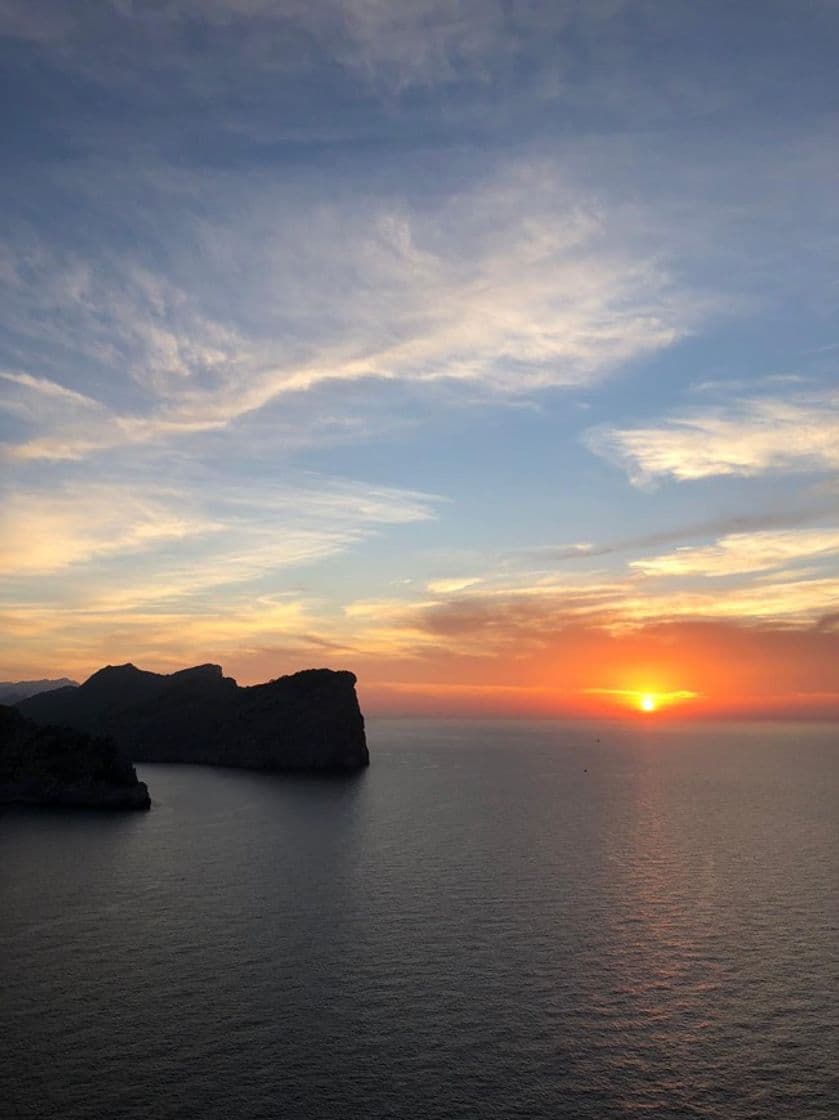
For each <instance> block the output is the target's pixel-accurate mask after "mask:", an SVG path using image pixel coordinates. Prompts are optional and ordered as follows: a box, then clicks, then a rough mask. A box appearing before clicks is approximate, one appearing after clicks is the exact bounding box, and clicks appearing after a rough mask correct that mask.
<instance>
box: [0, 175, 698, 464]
mask: <svg viewBox="0 0 839 1120" xmlns="http://www.w3.org/2000/svg"><path fill="white" fill-rule="evenodd" d="M230 205H236V206H237V207H241V206H242V200H241V198H239V197H237V198H236V199H228V200H227V201H226V202H225V203H224V204H223V205H221V207H220V209H219V210H218V211H217V212H216V213H215V214H214V216H213V217H212V218H210V219H205V220H203V221H202V222H201V223H200V224H197V225H196V224H195V223H193V224H192V226H191V234H190V235H189V236H188V237H187V242H188V243H187V244H185V245H184V246H183V251H184V254H185V255H188V256H189V259H190V260H192V261H193V263H192V264H191V265H190V272H189V278H187V276H186V275H184V277H183V280H182V281H181V280H179V279H178V276H177V273H178V269H177V268H174V269H172V268H170V275H168V276H166V277H163V276H162V275H157V274H155V273H154V272H153V270H152V269H151V268H150V267H148V266H145V265H143V266H141V265H140V264H139V263H138V262H136V261H134V260H132V259H131V258H130V257H129V258H128V259H126V260H121V259H119V258H116V257H114V255H113V254H112V253H110V252H109V253H108V254H107V256H106V258H105V259H104V260H103V261H101V262H99V263H98V265H96V262H94V261H88V262H85V261H84V260H83V259H80V258H79V253H80V252H81V250H74V251H73V253H72V254H71V255H70V256H69V257H67V258H66V259H64V260H57V259H56V258H55V257H54V255H51V253H50V251H49V250H48V249H46V248H43V247H42V248H41V249H40V250H39V251H38V252H37V253H34V254H33V253H29V255H28V258H27V259H28V261H29V264H28V268H29V270H30V273H29V276H28V282H27V283H21V282H17V283H15V282H11V283H9V282H7V284H6V288H7V292H6V294H7V299H6V301H5V307H6V312H5V314H6V316H7V318H8V319H9V323H10V327H11V329H12V331H13V333H17V334H18V335H20V334H21V333H24V334H25V335H26V336H27V337H28V338H29V339H32V340H35V347H34V348H35V350H36V351H37V350H38V349H39V348H40V349H41V351H42V352H43V355H44V356H43V363H44V365H45V366H46V367H47V368H48V369H49V370H50V380H51V381H54V382H55V384H57V385H61V386H62V387H64V388H65V389H66V390H67V392H68V393H79V394H82V395H84V396H85V397H86V398H91V399H92V400H95V401H98V402H99V404H100V406H101V409H100V412H99V413H98V414H97V413H95V412H91V413H90V414H89V415H75V416H73V417H71V418H69V419H70V422H69V423H68V422H67V421H68V418H67V417H65V418H63V420H62V422H61V423H60V424H57V423H56V421H55V417H54V416H53V415H52V414H51V413H50V412H49V411H48V410H47V409H46V408H44V409H43V421H44V423H43V429H44V430H42V431H40V432H35V433H34V434H31V435H30V436H29V437H28V438H27V439H25V440H22V441H20V442H17V443H11V444H7V446H6V454H7V456H8V457H10V458H12V459H18V460H23V461H31V460H34V459H38V458H45V459H49V458H53V459H60V458H83V457H85V456H86V455H88V454H90V453H91V452H93V451H95V450H97V449H104V448H108V447H112V446H124V445H130V444H143V443H147V442H149V441H152V440H159V439H170V440H171V439H177V438H182V437H187V436H189V435H191V434H195V433H198V432H201V431H212V430H218V429H220V428H225V427H227V426H229V425H231V424H234V423H236V422H237V421H239V420H240V419H241V418H243V417H247V416H249V415H252V414H254V413H257V412H259V411H260V410H261V409H263V408H265V407H266V406H268V405H269V404H271V403H273V402H275V401H277V400H279V399H282V398H284V397H293V398H299V397H300V396H301V395H303V394H306V393H309V392H311V391H312V390H313V389H315V388H317V387H319V386H322V385H325V384H330V385H333V386H334V387H335V392H337V391H338V390H339V388H340V386H341V385H342V384H344V385H346V384H348V383H358V382H364V381H377V380H378V381H383V382H389V383H396V384H399V383H401V384H406V385H420V386H422V385H425V386H433V385H434V384H439V383H445V384H450V385H456V386H459V387H460V388H461V391H462V392H464V393H466V394H472V395H474V396H476V397H478V398H480V397H482V396H486V395H487V394H490V395H492V396H495V397H501V398H514V397H516V396H518V395H521V394H526V393H533V392H536V391H539V390H543V389H549V388H552V387H562V386H580V385H587V384H591V383H594V382H597V381H599V380H601V379H603V378H604V377H605V376H607V375H608V374H609V373H611V372H612V371H614V370H615V369H617V368H619V367H620V366H622V365H624V364H625V363H626V362H629V361H632V360H634V359H637V358H639V357H641V356H644V355H648V354H651V353H654V352H657V351H659V350H662V349H664V348H666V347H668V346H670V345H672V344H673V343H674V342H675V341H677V340H678V339H680V338H682V337H684V336H685V334H686V333H688V332H689V331H690V330H691V329H693V327H694V325H695V324H696V323H697V322H699V321H701V320H702V319H703V318H704V317H706V316H707V315H708V314H709V313H710V312H711V310H712V308H713V307H714V306H715V305H714V301H712V300H711V299H710V298H709V297H708V296H707V295H705V294H703V293H701V292H697V291H692V290H690V289H689V288H688V287H686V286H685V285H684V284H682V283H680V282H677V281H676V280H675V279H674V277H673V276H672V275H671V272H670V270H669V268H668V265H667V262H666V259H665V257H664V255H663V254H662V251H661V246H660V244H654V241H653V238H652V237H651V233H652V227H653V226H654V221H653V222H652V225H650V222H651V217H650V215H647V216H641V215H638V214H635V215H628V214H627V213H625V212H621V211H620V210H618V209H615V208H613V207H611V206H610V205H609V204H606V203H605V202H604V203H601V202H598V201H597V200H596V199H594V198H592V197H591V196H589V195H587V194H586V192H584V191H582V190H581V189H580V188H577V187H575V186H574V185H573V182H572V181H571V180H570V178H569V177H568V175H567V174H566V173H565V172H564V171H563V169H562V168H560V167H558V166H556V165H554V164H551V163H550V162H545V161H537V162H535V163H534V162H530V161H525V162H523V163H519V164H517V165H513V166H510V167H507V168H505V169H504V170H502V171H500V172H495V173H493V174H492V175H491V176H490V177H489V178H488V179H486V180H482V181H478V182H473V183H471V184H470V185H469V187H468V188H465V189H463V190H461V191H458V192H457V193H454V194H449V195H446V196H444V197H442V198H423V199H414V200H413V201H411V200H410V199H407V198H405V197H404V196H402V197H385V196H380V197H378V198H375V197H374V198H373V199H372V200H368V201H365V202H364V204H363V205H361V204H359V203H358V201H357V200H355V199H353V198H352V197H350V196H349V195H348V196H346V197H344V198H339V199H338V200H337V201H332V202H329V203H327V202H326V201H322V202H320V203H318V202H317V201H315V202H314V203H313V201H312V199H311V198H308V197H307V198H301V197H300V196H299V195H298V194H296V193H294V192H292V193H291V194H290V195H289V196H288V197H286V198H284V199H279V200H278V199H277V198H276V197H275V192H273V193H272V194H270V195H265V194H263V193H262V192H261V191H259V190H257V191H256V192H255V193H253V194H252V196H251V197H250V198H249V200H248V205H247V207H246V209H248V211H249V212H250V213H251V218H250V220H249V221H247V222H242V221H240V222H239V223H238V224H237V225H236V228H235V231H234V230H232V229H231V226H230V224H229V223H228V222H227V220H226V207H228V206H230ZM188 228H190V227H188ZM179 236H180V238H181V239H182V240H183V238H184V236H185V235H184V233H183V231H181V232H180V233H179ZM168 253H169V256H170V258H171V257H172V255H173V249H172V248H171V247H170V248H169V250H168ZM196 255H197V256H198V259H199V261H200V266H199V268H198V269H197V270H196V268H195V264H194V258H195V256H196ZM33 262H34V263H33ZM20 271H21V269H18V270H16V274H19V273H20ZM42 274H43V277H44V283H43V284H41V283H40V282H39V280H40V277H41V275H42ZM188 283H189V286H187V284H188ZM225 296H226V297H227V298H224V297H225ZM50 346H52V348H53V350H56V349H57V350H58V351H59V353H58V356H56V354H55V353H53V352H51V351H50ZM73 351H75V353H73ZM68 357H71V358H72V360H69V361H68ZM115 363H118V364H119V365H120V367H121V369H122V370H124V374H125V378H124V381H123V383H121V384H120V383H114V381H113V379H108V378H105V377H104V375H102V376H99V375H97V373H96V370H97V369H99V368H101V369H103V370H104V369H106V368H109V367H113V365H114V364H115ZM59 368H60V369H63V371H64V372H63V374H61V375H59V373H58V369H59ZM53 370H55V372H52V371H53ZM25 376H27V377H29V378H30V383H29V387H30V388H33V387H34V382H35V381H36V379H38V378H40V380H42V381H43V380H44V377H43V376H42V375H41V374H40V373H39V374H33V373H27V374H26V375H25ZM42 396H43V394H36V397H42ZM41 403H42V404H43V401H42V402H41ZM56 428H59V429H60V430H55V429H56Z"/></svg>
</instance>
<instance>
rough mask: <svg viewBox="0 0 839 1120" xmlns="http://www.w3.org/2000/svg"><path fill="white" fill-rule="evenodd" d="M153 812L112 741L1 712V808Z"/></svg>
mask: <svg viewBox="0 0 839 1120" xmlns="http://www.w3.org/2000/svg"><path fill="white" fill-rule="evenodd" d="M12 802H19V803H23V804H33V805H78V806H84V807H88V808H104V809H148V808H149V806H150V804H151V801H150V800H149V791H148V790H147V789H146V786H145V784H144V783H143V782H138V781H137V774H136V771H135V770H134V767H133V766H132V765H131V763H130V762H126V761H125V759H123V758H122V756H121V755H120V754H119V752H118V750H117V747H116V744H115V743H114V742H113V741H112V740H108V739H97V738H94V737H93V736H91V735H86V734H85V733H84V732H80V731H73V730H71V729H70V728H69V727H39V726H38V725H37V724H35V723H33V722H32V721H31V720H28V719H25V718H24V717H23V716H22V715H21V714H20V712H18V711H16V710H15V709H14V708H8V707H6V706H5V705H2V706H0V804H9V803H12Z"/></svg>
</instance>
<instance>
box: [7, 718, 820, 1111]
mask: <svg viewBox="0 0 839 1120" xmlns="http://www.w3.org/2000/svg"><path fill="white" fill-rule="evenodd" d="M369 738H370V745H371V756H372V760H373V762H372V765H371V767H370V769H369V771H368V772H366V773H364V774H362V775H360V776H359V777H357V778H354V779H351V780H343V781H341V780H334V781H329V780H326V781H324V780H313V779H288V778H282V777H274V776H259V775H255V774H249V773H245V772H232V771H220V770H212V769H206V768H200V767H196V768H187V767H167V766H143V767H141V768H140V770H141V776H142V777H143V778H144V779H145V780H146V781H148V783H149V787H150V790H151V792H152V796H153V798H154V808H153V810H152V811H151V812H150V813H148V814H136V815H134V814H129V815H125V816H119V815H113V816H108V815H98V814H96V813H67V812H65V813H54V812H38V811H33V810H24V809H13V810H6V811H4V812H3V813H2V814H0V862H1V864H2V866H1V867H0V875H2V886H1V887H0V890H1V891H2V893H0V910H1V911H2V913H0V982H1V984H0V1000H1V1001H2V1003H1V1004H0V1032H1V1034H0V1037H2V1044H1V1045H0V1101H2V1104H0V1111H2V1114H3V1116H8V1117H26V1118H30V1117H38V1118H39V1120H41V1118H48V1117H61V1118H62V1120H82V1118H90V1120H94V1118H96V1120H100V1118H114V1120H115V1118H122V1117H132V1118H133V1117H136V1118H138V1120H139V1118H143V1120H149V1118H156V1117H201V1118H216V1117H218V1118H219V1120H221V1118H225V1120H227V1118H228V1117H230V1118H235V1117H266V1118H268V1117H270V1118H274V1117H303V1118H305V1117H313V1118H315V1117H325V1118H353V1117H358V1118H379V1117H399V1118H414V1117H417V1118H423V1120H425V1118H436V1117H439V1118H445V1120H454V1118H460V1117H464V1118H466V1117H469V1118H472V1117H546V1118H547V1117H551V1118H555V1117H582V1118H584V1117H592V1118H597V1120H606V1118H610V1117H639V1116H640V1117H655V1118H658V1117H662V1118H664V1117H668V1118H669V1117H672V1118H674V1120H675V1118H680V1120H681V1118H684V1117H703V1118H706V1117H713V1118H719V1120H744V1118H747V1117H748V1118H760V1120H764V1118H774V1117H778V1118H781V1117H783V1118H795V1120H808V1118H816V1117H829V1118H831V1120H835V1118H836V1117H837V1116H839V1075H838V1074H837V1070H839V1001H837V996H838V995H839V902H838V901H837V887H839V875H837V869H839V741H837V739H839V735H837V729H836V728H835V727H834V728H829V727H824V726H823V727H814V726H795V727H789V726H786V727H777V726H776V727H774V728H773V727H769V726H755V725H751V726H739V727H734V726H725V727H723V726H714V727H707V726H705V727H701V728H693V729H686V728H669V729H668V728H662V727H653V726H643V725H640V724H639V725H638V726H635V727H632V728H630V727H621V726H619V725H608V726H607V725H602V726H595V725H592V724H586V723H578V724H570V725H559V724H552V723H534V724H522V723H487V724H476V723H438V722H411V723H408V722H400V721H380V722H371V725H370V727H369Z"/></svg>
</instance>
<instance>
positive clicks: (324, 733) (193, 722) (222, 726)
mask: <svg viewBox="0 0 839 1120" xmlns="http://www.w3.org/2000/svg"><path fill="white" fill-rule="evenodd" d="M355 680H356V679H355V676H354V675H353V674H352V673H349V672H335V671H333V670H331V669H306V670H304V671H303V672H300V673H294V674H293V675H292V676H287V677H279V678H278V679H277V680H273V681H269V682H267V683H266V684H258V685H253V686H251V687H249V688H240V687H239V686H238V685H237V683H236V681H235V680H233V678H232V677H225V676H223V675H222V671H221V667H220V666H218V665H199V666H196V667H195V668H192V669H183V670H181V671H180V672H178V673H172V674H170V675H163V674H159V673H149V672H145V671H143V670H141V669H137V668H136V667H135V666H134V665H115V666H114V665H109V666H107V667H106V668H104V669H100V670H99V671H98V672H97V673H94V674H93V676H92V677H90V678H89V679H88V680H87V681H85V682H84V684H82V685H79V686H78V687H66V688H59V689H55V690H53V691H50V692H42V693H39V694H38V695H37V696H32V697H30V698H29V699H27V700H24V701H22V702H21V703H20V704H19V705H18V707H19V709H20V711H22V712H23V713H24V715H26V716H27V717H28V718H30V719H33V720H35V721H36V722H38V723H41V724H61V725H64V726H67V727H72V728H75V729H76V730H78V731H84V732H87V733H89V734H92V735H107V736H110V737H112V738H113V739H114V740H115V741H116V742H117V744H118V745H119V747H120V749H121V750H122V752H123V754H124V755H125V757H126V758H130V759H131V760H132V761H133V762H191V763H207V764H210V765H214V766H240V767H245V768H247V769H254V770H298V771H331V772H348V771H352V770H358V769H360V768H361V767H364V766H366V765H367V764H368V762H369V756H368V753H367V743H366V740H365V735H364V719H363V717H362V714H361V710H360V708H359V705H358V698H357V696H356V692H355Z"/></svg>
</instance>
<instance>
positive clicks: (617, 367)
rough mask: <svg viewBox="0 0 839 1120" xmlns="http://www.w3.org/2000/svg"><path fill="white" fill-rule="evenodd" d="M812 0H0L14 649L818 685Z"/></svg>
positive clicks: (283, 666)
mask: <svg viewBox="0 0 839 1120" xmlns="http://www.w3.org/2000/svg"><path fill="white" fill-rule="evenodd" d="M838 53H839V3H837V2H836V0H761V2H759V3H758V2H757V0H753V2H752V0H743V2H741V3H736V4H732V3H731V2H730V0H726V2H716V0H702V2H701V3H697V2H696V0H579V2H575V0H555V2H542V3H540V2H535V0H532V2H525V0H393V2H385V0H318V2H317V3H312V2H311V0H307V2H303V0H147V2H142V3H141V2H139V0H78V2H76V3H73V4H67V3H66V0H0V56H1V58H2V74H3V76H4V81H3V93H2V96H3V110H2V124H3V141H2V151H3V174H2V176H0V208H1V210H2V215H3V220H2V222H0V462H1V463H2V471H0V677H2V678H4V679H9V680H18V679H26V678H35V677H43V676H53V677H59V676H65V675H67V676H71V677H74V678H76V679H78V680H82V679H84V678H85V677H86V676H87V675H89V674H90V673H92V672H93V671H94V670H95V669H97V668H98V667H100V666H101V665H103V664H108V663H110V664H118V663H123V662H127V661H131V662H133V663H134V664H136V665H139V666H141V667H143V668H147V669H153V670H157V671H160V672H169V671H172V670H173V669H176V668H181V667H183V666H185V665H190V664H197V663H204V662H214V663H219V664H221V665H222V666H223V667H224V670H225V672H226V673H228V674H229V675H232V676H234V677H236V679H237V680H239V682H240V683H245V684H248V683H254V682H257V681H261V680H266V679H270V678H273V677H276V676H278V675H281V674H283V673H287V672H292V671H294V670H296V669H300V668H304V667H309V666H315V665H327V666H331V667H333V668H349V669H352V670H354V671H355V672H356V673H357V675H358V678H359V693H360V696H361V700H362V705H363V707H364V709H365V711H367V712H369V713H394V714H399V713H420V714H429V715H451V714H455V715H478V714H480V715H514V716H519V715H521V716H575V715H577V716H579V715H583V716H585V715H596V716H602V715H620V714H626V715H629V714H630V713H631V712H632V711H633V709H636V708H638V706H639V703H640V698H641V697H642V696H643V695H646V694H651V695H654V696H655V698H656V706H657V708H658V710H659V711H660V712H662V713H663V712H665V711H668V712H671V713H676V712H678V714H679V716H680V717H681V716H685V717H686V716H690V715H695V716H707V717H720V716H726V717H728V716H750V717H761V718H821V719H839V373H838V372H837V371H838V370H839V316H837V309H838V308H837V304H839V269H837V266H839V223H837V216H838V215H837V210H838V209H839V207H837V201H836V200H837V198H839V181H837V179H838V177H837V172H838V171H839V144H837V135H838V128H839V78H837V75H836V58H837V54H838Z"/></svg>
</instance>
